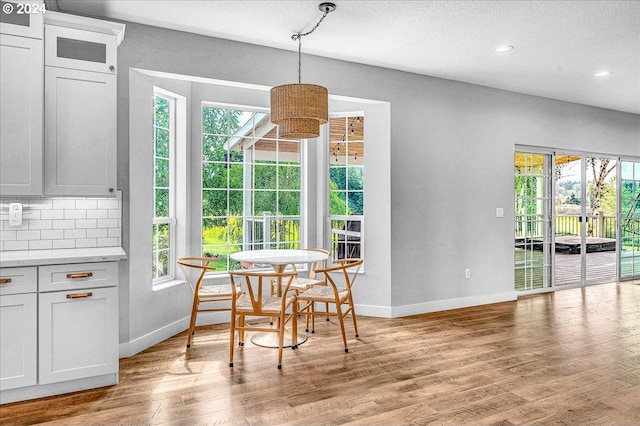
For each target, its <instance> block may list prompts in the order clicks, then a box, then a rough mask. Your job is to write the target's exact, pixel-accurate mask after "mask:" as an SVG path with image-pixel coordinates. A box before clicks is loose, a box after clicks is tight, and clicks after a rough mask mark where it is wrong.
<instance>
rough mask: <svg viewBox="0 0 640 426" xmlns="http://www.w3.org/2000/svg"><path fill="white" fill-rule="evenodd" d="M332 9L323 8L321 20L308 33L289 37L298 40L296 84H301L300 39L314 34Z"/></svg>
mask: <svg viewBox="0 0 640 426" xmlns="http://www.w3.org/2000/svg"><path fill="white" fill-rule="evenodd" d="M334 9H335V5H334ZM334 9H332V8H330V7H328V6H327V7H325V8H324V13H323V14H322V18H320V20H319V21H318V23H317V24H315V25H314V27H313V28H311V30H310V31H307V32H306V33H302V32H297V33H295V34H293V35H292V36H291V39H292V40H298V84H300V83H302V37H304V36H308V35H309V34H311V33H312V32H314V31H315V30H316V28H318V27H319V26H320V23H322V21H323V20H324V18H326V17H327V15H328V14H329V12H331V11H333V10H334Z"/></svg>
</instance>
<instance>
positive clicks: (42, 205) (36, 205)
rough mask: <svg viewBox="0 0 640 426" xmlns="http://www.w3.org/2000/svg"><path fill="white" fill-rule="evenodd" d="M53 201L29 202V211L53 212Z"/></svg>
mask: <svg viewBox="0 0 640 426" xmlns="http://www.w3.org/2000/svg"><path fill="white" fill-rule="evenodd" d="M52 206H53V200H31V201H29V209H33V210H51V209H52V208H53V207H52Z"/></svg>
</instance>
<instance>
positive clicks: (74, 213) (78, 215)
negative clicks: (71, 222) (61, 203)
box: [64, 210, 87, 219]
mask: <svg viewBox="0 0 640 426" xmlns="http://www.w3.org/2000/svg"><path fill="white" fill-rule="evenodd" d="M64 218H65V219H86V218H87V211H86V210H65V211H64Z"/></svg>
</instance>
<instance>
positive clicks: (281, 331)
mask: <svg viewBox="0 0 640 426" xmlns="http://www.w3.org/2000/svg"><path fill="white" fill-rule="evenodd" d="M278 319H279V322H280V323H279V327H278V370H281V369H282V348H283V346H284V318H282V317H280V318H278Z"/></svg>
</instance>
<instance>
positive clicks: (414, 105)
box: [118, 23, 640, 342]
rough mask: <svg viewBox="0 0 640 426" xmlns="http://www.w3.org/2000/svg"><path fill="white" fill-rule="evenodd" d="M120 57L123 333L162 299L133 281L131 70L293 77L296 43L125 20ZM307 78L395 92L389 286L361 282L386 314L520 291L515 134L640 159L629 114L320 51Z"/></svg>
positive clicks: (375, 92) (271, 80)
mask: <svg viewBox="0 0 640 426" xmlns="http://www.w3.org/2000/svg"><path fill="white" fill-rule="evenodd" d="M118 61H119V72H118V160H119V163H118V176H119V180H118V187H119V189H121V190H122V191H123V244H124V247H125V250H126V251H127V253H129V256H130V260H129V262H127V263H124V264H123V267H122V271H121V283H122V287H121V296H122V297H121V321H122V325H121V342H128V341H132V340H135V339H138V338H140V337H141V336H143V335H145V334H147V333H151V332H153V331H154V329H157V328H158V324H151V323H145V322H144V321H142V320H143V318H144V317H145V314H146V313H150V312H151V311H152V310H153V309H154V306H153V304H152V303H150V302H151V299H150V298H151V296H149V294H142V295H141V294H138V293H137V292H136V291H135V290H134V291H132V287H134V286H149V283H140V282H129V269H130V268H135V267H136V266H135V264H134V259H135V257H134V256H132V254H133V253H131V252H130V250H129V249H130V241H129V235H130V234H129V232H130V229H129V226H130V224H129V223H128V221H127V217H128V216H129V214H130V200H129V166H130V164H129V157H128V155H129V143H130V141H129V131H130V129H129V124H130V123H129V116H130V111H129V87H130V84H129V83H130V82H129V72H128V70H129V68H141V69H147V70H156V71H162V72H169V73H176V74H183V75H191V76H198V77H204V78H214V79H220V80H229V81H237V82H243V83H251V84H258V85H264V86H274V85H278V84H283V83H290V82H292V81H295V80H296V78H297V54H296V53H295V52H289V51H282V50H276V49H270V48H264V47H259V46H254V45H249V44H243V43H236V42H232V41H227V40H222V39H215V38H209V37H204V36H198V35H193V34H187V33H181V32H176V31H171V30H165V29H160V28H155V27H149V26H143V25H138V24H133V23H127V28H126V37H125V40H124V42H123V43H122V45H121V46H120V48H119V51H118ZM302 76H303V81H307V82H314V83H316V84H321V85H324V86H326V87H327V88H328V89H329V92H330V93H331V94H337V95H343V96H349V97H357V98H363V99H375V100H381V101H387V102H389V103H390V107H391V128H390V134H391V137H390V145H389V146H388V147H387V152H388V153H389V160H390V195H389V198H390V229H389V230H388V233H389V236H390V250H389V253H390V254H389V258H388V260H387V261H388V265H389V268H390V272H389V271H388V272H389V275H388V277H389V278H388V282H386V281H387V278H385V279H384V280H383V281H385V282H384V283H383V285H385V286H386V289H381V288H373V289H367V288H366V287H364V286H363V288H362V289H361V290H360V291H363V292H364V291H385V292H386V293H387V294H388V296H389V297H384V298H383V300H388V301H389V306H387V308H389V311H390V312H391V316H396V315H405V314H410V313H417V312H426V311H434V310H439V309H447V308H452V307H459V306H468V305H473V304H481V303H490V302H492V301H497V300H508V299H512V298H514V297H515V293H514V292H513V281H514V273H513V219H512V218H513V214H514V212H513V153H514V150H515V145H516V144H519V145H534V146H540V147H550V148H560V149H567V150H579V151H593V152H595V153H601V154H612V155H623V156H630V157H636V158H639V157H640V116H638V115H634V114H628V113H621V112H615V111H610V110H603V109H598V108H593V107H587V106H582V105H576V104H570V103H566V102H559V101H553V100H549V99H544V98H539V97H533V96H527V95H522V94H516V93H511V92H506V91H501V90H496V89H491V88H486V87H480V86H475V85H470V84H466V83H460V82H454V81H449V80H443V79H438V78H431V77H426V76H420V75H415V74H410V73H405V72H399V71H394V70H389V69H382V68H377V67H371V66H366V65H360V64H355V63H349V62H344V61H337V60H332V59H326V58H320V57H313V56H305V57H304V58H303V70H302ZM594 84H595V83H594ZM367 173H375V171H374V170H370V169H367ZM496 207H502V208H504V212H505V217H504V218H496V217H495V209H496ZM382 244H385V242H384V240H383V241H382ZM465 268H471V274H472V277H471V279H469V280H466V279H465V278H464V269H465ZM134 312H135V314H133V313H134ZM134 317H135V318H136V320H135V321H133V318H134Z"/></svg>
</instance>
